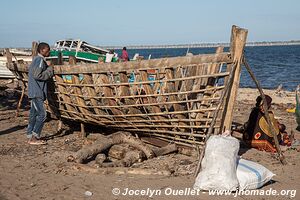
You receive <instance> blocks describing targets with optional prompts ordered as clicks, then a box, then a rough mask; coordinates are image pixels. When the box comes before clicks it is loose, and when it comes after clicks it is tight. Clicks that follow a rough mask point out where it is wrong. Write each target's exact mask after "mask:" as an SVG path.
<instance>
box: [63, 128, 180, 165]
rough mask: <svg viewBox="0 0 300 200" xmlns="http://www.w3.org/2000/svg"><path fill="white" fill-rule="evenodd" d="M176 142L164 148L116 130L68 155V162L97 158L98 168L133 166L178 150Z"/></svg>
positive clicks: (81, 162) (88, 160) (87, 160)
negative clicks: (149, 144)
mask: <svg viewBox="0 0 300 200" xmlns="http://www.w3.org/2000/svg"><path fill="white" fill-rule="evenodd" d="M177 150H178V148H177V146H176V144H170V145H167V146H165V147H162V148H152V147H150V146H147V145H146V144H145V143H143V142H142V141H141V140H140V139H139V138H136V137H133V136H132V135H131V134H130V133H129V132H122V131H119V132H116V133H113V134H112V135H110V136H108V137H107V136H103V137H101V138H99V139H98V140H96V141H95V142H94V143H93V144H92V145H86V146H84V147H83V148H82V149H80V150H78V151H77V152H75V153H73V154H71V155H69V156H68V157H67V161H68V162H75V163H79V164H85V163H88V162H90V161H93V160H95V163H96V166H97V167H98V168H109V167H114V168H118V167H119V168H120V167H131V166H132V165H133V164H134V163H137V162H142V161H144V160H146V159H152V158H154V157H158V156H163V155H166V154H170V153H175V152H177Z"/></svg>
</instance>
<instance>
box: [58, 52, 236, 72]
mask: <svg viewBox="0 0 300 200" xmlns="http://www.w3.org/2000/svg"><path fill="white" fill-rule="evenodd" d="M213 62H225V63H231V62H232V58H231V55H230V53H221V54H202V55H197V56H191V57H187V56H184V57H174V58H161V59H152V60H142V61H132V62H121V63H103V64H88V65H86V64H78V65H76V66H67V65H64V66H55V67H54V72H55V74H79V73H106V72H108V71H109V72H120V71H133V70H147V69H161V68H170V67H172V66H179V65H190V64H200V63H213Z"/></svg>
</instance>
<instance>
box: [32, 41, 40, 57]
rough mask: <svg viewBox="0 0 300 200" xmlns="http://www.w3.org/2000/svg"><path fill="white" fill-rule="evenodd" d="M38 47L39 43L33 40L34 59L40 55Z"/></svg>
mask: <svg viewBox="0 0 300 200" xmlns="http://www.w3.org/2000/svg"><path fill="white" fill-rule="evenodd" d="M37 48H38V43H37V42H35V41H33V42H32V48H31V56H32V59H33V58H34V57H35V56H37V55H38V52H37Z"/></svg>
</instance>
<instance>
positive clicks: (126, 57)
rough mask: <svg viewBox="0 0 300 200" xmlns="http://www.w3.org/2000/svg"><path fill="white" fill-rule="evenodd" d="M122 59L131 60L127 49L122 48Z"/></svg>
mask: <svg viewBox="0 0 300 200" xmlns="http://www.w3.org/2000/svg"><path fill="white" fill-rule="evenodd" d="M121 59H122V61H129V56H128V53H127V51H126V50H122V55H121Z"/></svg>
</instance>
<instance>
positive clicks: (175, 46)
mask: <svg viewBox="0 0 300 200" xmlns="http://www.w3.org/2000/svg"><path fill="white" fill-rule="evenodd" d="M290 45H300V40H295V41H276V42H247V43H246V46H247V47H255V46H290ZM218 46H224V47H229V46H230V43H199V44H171V45H127V46H126V48H127V49H180V48H212V47H218ZM101 47H103V48H107V49H122V48H123V46H101Z"/></svg>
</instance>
